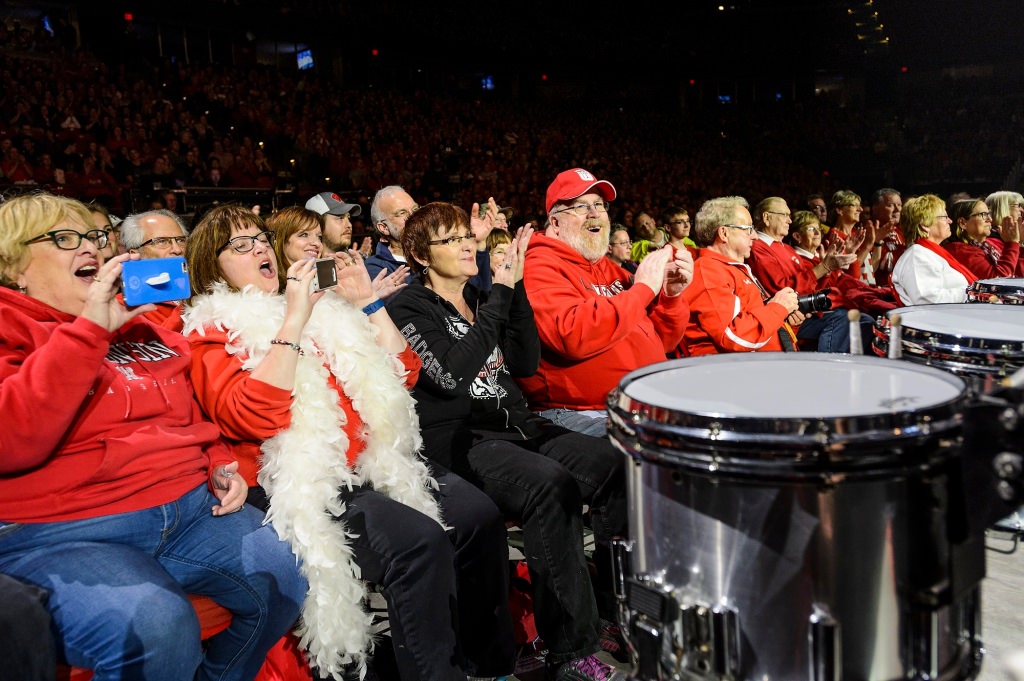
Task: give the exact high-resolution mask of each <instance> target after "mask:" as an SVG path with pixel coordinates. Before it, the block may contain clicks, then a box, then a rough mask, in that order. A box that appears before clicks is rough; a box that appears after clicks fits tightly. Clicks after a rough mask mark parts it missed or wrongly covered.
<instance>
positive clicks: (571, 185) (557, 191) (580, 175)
mask: <svg viewBox="0 0 1024 681" xmlns="http://www.w3.org/2000/svg"><path fill="white" fill-rule="evenodd" d="M591 189H596V190H597V193H598V194H600V195H601V197H602V198H603V199H604V200H605V201H614V200H615V187H613V186H612V183H611V182H608V181H607V180H599V179H597V178H596V177H594V176H593V175H592V174H591V172H590V171H589V170H584V169H583V168H573V169H572V170H565V171H563V172H560V173H558V176H557V177H555V181H554V182H552V183H551V185H550V186H549V187H548V193H547V197H546V198H545V201H544V207H545V208H544V209H545V210H546V211H547V212H549V213H550V212H551V207H552V206H554V205H555V204H556V203H558V202H559V201H567V200H569V199H575V198H576V197H577V196H583V195H584V194H586V193H587V192H589V191H590V190H591Z"/></svg>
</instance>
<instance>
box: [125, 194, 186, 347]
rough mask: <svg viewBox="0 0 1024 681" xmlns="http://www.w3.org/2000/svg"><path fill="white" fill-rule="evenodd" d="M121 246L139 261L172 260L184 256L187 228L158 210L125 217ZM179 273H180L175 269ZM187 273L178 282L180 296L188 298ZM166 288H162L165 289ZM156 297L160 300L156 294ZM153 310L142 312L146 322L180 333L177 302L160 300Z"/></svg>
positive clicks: (179, 219) (175, 216)
mask: <svg viewBox="0 0 1024 681" xmlns="http://www.w3.org/2000/svg"><path fill="white" fill-rule="evenodd" d="M119 226H120V240H121V247H122V249H123V250H124V251H125V252H127V253H138V254H139V258H140V259H142V260H150V259H158V258H173V257H179V258H180V257H181V256H183V255H185V242H186V241H188V229H187V228H186V227H185V221H184V220H182V219H181V218H180V217H179V216H178V215H177V214H176V213H174V212H172V211H170V210H167V209H164V208H159V209H155V210H147V211H144V212H142V213H134V214H132V215H129V216H128V217H126V218H125V219H124V220H122V221H121V222H120V225H119ZM179 272H180V270H179ZM187 287H188V281H187V272H186V273H185V280H184V281H183V282H181V289H176V290H182V289H184V290H183V291H182V292H183V294H184V295H182V296H180V297H179V298H185V297H188V289H187ZM168 288H169V287H166V286H165V289H168ZM156 293H157V294H158V295H157V297H163V296H160V295H159V292H156ZM154 305H155V309H154V310H152V311H151V312H147V313H146V318H147V319H149V321H151V322H153V323H154V324H157V325H159V326H162V327H164V328H165V329H171V330H172V331H178V332H180V331H181V304H180V299H171V300H163V301H160V302H156V303H154Z"/></svg>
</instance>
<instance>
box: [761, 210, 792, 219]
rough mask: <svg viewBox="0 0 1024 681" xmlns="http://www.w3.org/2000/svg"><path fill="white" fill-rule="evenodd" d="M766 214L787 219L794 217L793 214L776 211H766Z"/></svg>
mask: <svg viewBox="0 0 1024 681" xmlns="http://www.w3.org/2000/svg"><path fill="white" fill-rule="evenodd" d="M765 213H768V214H769V215H781V216H782V217H786V218H791V217H793V214H792V213H780V212H778V211H774V210H766V211H765Z"/></svg>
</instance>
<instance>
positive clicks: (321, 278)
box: [313, 258, 338, 291]
mask: <svg viewBox="0 0 1024 681" xmlns="http://www.w3.org/2000/svg"><path fill="white" fill-rule="evenodd" d="M313 266H314V267H315V268H316V278H314V279H313V290H314V291H322V290H324V289H327V288H333V287H334V286H337V285H338V271H337V270H336V269H335V268H334V258H320V259H319V260H317V261H316V262H315V263H313Z"/></svg>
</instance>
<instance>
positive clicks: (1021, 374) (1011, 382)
mask: <svg viewBox="0 0 1024 681" xmlns="http://www.w3.org/2000/svg"><path fill="white" fill-rule="evenodd" d="M1022 385H1024V367H1021V368H1020V369H1017V370H1016V371H1014V372H1013V373H1012V374H1010V375H1009V376H1007V377H1006V378H1004V379H1003V387H1004V388H1019V387H1021V386H1022Z"/></svg>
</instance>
